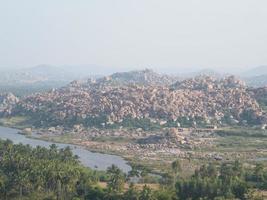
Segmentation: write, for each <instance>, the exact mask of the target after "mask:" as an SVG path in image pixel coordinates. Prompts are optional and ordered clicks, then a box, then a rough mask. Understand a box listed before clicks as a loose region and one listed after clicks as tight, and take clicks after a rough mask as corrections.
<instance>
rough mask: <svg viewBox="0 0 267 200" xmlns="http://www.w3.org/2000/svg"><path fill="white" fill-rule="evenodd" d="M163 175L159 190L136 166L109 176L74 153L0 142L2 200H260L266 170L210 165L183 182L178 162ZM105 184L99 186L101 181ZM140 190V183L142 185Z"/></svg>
mask: <svg viewBox="0 0 267 200" xmlns="http://www.w3.org/2000/svg"><path fill="white" fill-rule="evenodd" d="M171 169H172V170H171V171H169V172H168V173H165V174H164V175H162V176H161V178H160V181H159V182H158V187H157V188H151V187H150V185H149V184H147V185H145V184H142V187H141V188H140V187H137V185H138V184H136V183H135V182H136V181H133V179H134V178H135V180H137V181H139V182H144V180H143V178H142V177H144V176H146V175H147V171H146V170H140V169H138V168H137V167H135V166H133V167H132V170H131V171H130V172H129V173H128V174H125V173H123V172H122V171H121V170H120V169H119V168H118V167H117V166H115V165H112V166H110V167H109V168H108V169H107V170H106V171H105V172H98V171H95V170H92V169H89V168H86V167H83V166H82V165H81V164H80V163H79V160H78V157H77V156H75V155H73V153H72V151H71V149H70V148H69V147H66V148H64V149H59V148H57V146H56V145H51V146H50V147H49V148H44V147H40V146H37V147H35V148H33V147H30V146H29V145H22V144H13V143H12V142H11V141H9V140H6V141H3V140H0V199H3V200H10V199H11V200H12V199H21V200H26V199H29V200H38V199H40V200H234V199H240V200H253V199H254V200H260V199H263V197H261V196H260V195H256V194H257V193H256V192H255V191H258V190H265V189H267V173H266V170H265V168H264V165H262V164H257V165H256V166H255V167H253V168H247V167H244V165H243V164H242V163H241V162H239V161H235V162H232V163H231V162H229V163H222V164H212V163H210V164H207V165H203V166H200V167H199V168H197V169H196V170H195V173H194V174H193V175H191V176H189V177H186V178H183V176H182V173H183V171H182V168H181V165H180V162H179V160H176V161H174V162H173V163H172V164H171ZM100 181H102V182H105V183H106V186H105V187H100V185H99V182H100ZM139 185H140V184H139Z"/></svg>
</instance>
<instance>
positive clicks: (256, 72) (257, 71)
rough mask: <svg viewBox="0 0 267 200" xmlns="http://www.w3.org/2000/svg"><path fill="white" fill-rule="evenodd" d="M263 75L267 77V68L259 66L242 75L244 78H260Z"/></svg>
mask: <svg viewBox="0 0 267 200" xmlns="http://www.w3.org/2000/svg"><path fill="white" fill-rule="evenodd" d="M262 75H267V66H266V65H265V66H258V67H255V68H252V69H250V70H247V71H245V72H243V73H241V76H242V77H259V76H262Z"/></svg>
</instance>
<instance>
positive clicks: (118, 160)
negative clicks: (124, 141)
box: [0, 126, 131, 172]
mask: <svg viewBox="0 0 267 200" xmlns="http://www.w3.org/2000/svg"><path fill="white" fill-rule="evenodd" d="M18 132H19V130H17V129H13V128H6V127H1V126H0V139H4V140H6V139H9V140H11V141H13V143H15V144H18V143H22V144H25V145H26V144H29V145H30V146H32V147H36V146H41V147H49V146H50V145H51V144H56V145H57V146H58V147H59V148H64V147H67V146H69V147H70V148H71V149H72V152H73V153H74V154H75V155H77V156H79V159H80V161H81V163H82V164H83V165H84V166H87V167H90V168H92V169H96V170H106V169H107V168H108V167H109V166H111V165H112V164H114V165H116V166H118V167H119V168H120V169H121V170H122V171H124V172H128V171H130V170H131V167H130V166H129V165H128V164H127V162H126V160H124V159H123V158H122V157H120V156H116V155H109V154H102V153H94V152H90V151H88V150H86V149H84V148H83V147H80V146H76V145H71V144H62V143H54V142H47V141H42V140H38V139H32V138H28V137H26V136H24V135H21V134H19V133H18Z"/></svg>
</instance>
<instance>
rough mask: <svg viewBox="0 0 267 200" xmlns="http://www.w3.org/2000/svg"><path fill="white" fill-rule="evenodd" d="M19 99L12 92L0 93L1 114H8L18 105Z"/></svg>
mask: <svg viewBox="0 0 267 200" xmlns="http://www.w3.org/2000/svg"><path fill="white" fill-rule="evenodd" d="M18 102H19V99H18V98H17V97H16V96H15V95H14V94H12V93H3V94H0V116H8V115H10V114H11V113H12V112H13V109H14V108H15V107H16V106H17V104H18Z"/></svg>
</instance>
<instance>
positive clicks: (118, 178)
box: [107, 165, 125, 192]
mask: <svg viewBox="0 0 267 200" xmlns="http://www.w3.org/2000/svg"><path fill="white" fill-rule="evenodd" d="M107 173H108V174H109V175H110V179H109V181H108V188H109V190H110V191H112V192H121V191H122V189H123V188H124V183H125V175H124V174H123V172H122V171H121V170H120V169H119V168H118V167H117V166H115V165H112V166H111V167H109V168H108V169H107Z"/></svg>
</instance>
